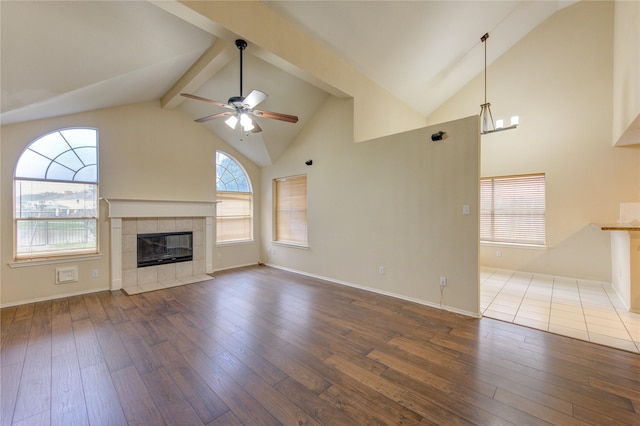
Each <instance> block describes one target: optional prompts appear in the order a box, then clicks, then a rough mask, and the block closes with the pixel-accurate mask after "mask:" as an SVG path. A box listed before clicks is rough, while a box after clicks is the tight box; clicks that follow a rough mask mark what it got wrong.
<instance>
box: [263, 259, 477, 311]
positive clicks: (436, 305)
mask: <svg viewBox="0 0 640 426" xmlns="http://www.w3.org/2000/svg"><path fill="white" fill-rule="evenodd" d="M265 265H266V266H270V267H272V268H276V269H281V270H283V271H287V272H293V273H294V274H300V275H304V276H307V277H311V278H318V279H320V280H323V281H329V282H331V283H334V284H340V285H344V286H347V287H353V288H357V289H360V290H364V291H369V292H371V293H377V294H382V295H384V296H389V297H394V298H396V299H401V300H406V301H407V302H413V303H417V304H419V305H424V306H429V307H430V308H436V309H441V310H444V311H448V312H452V313H454V314H459V315H464V316H467V317H473V318H482V314H480V313H477V312H470V311H465V310H462V309H457V308H454V307H451V306H446V305H440V304H439V303H432V302H429V301H427V300H422V299H416V298H414V297H408V296H404V295H402V294H397V293H392V292H389V291H384V290H378V289H375V288H371V287H367V286H363V285H359V284H354V283H350V282H347V281H341V280H336V279H334V278H329V277H324V276H322V275H316V274H310V273H308V272H304V271H298V270H296V269H291V268H287V267H284V266H280V265H272V264H270V263H266V264H265Z"/></svg>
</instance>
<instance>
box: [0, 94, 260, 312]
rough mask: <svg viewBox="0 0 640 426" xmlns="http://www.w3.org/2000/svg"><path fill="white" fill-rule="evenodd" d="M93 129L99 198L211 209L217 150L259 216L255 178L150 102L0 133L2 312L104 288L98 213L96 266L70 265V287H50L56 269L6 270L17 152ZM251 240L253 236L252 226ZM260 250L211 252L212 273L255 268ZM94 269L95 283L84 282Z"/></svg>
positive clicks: (250, 168) (104, 240) (205, 135)
mask: <svg viewBox="0 0 640 426" xmlns="http://www.w3.org/2000/svg"><path fill="white" fill-rule="evenodd" d="M72 126H87V127H96V128H98V130H99V137H100V152H99V156H100V157H99V160H100V196H101V197H102V198H134V199H150V200H185V201H186V200H188V201H212V200H214V199H215V151H216V149H221V150H223V151H225V152H227V153H229V154H231V155H232V156H233V157H234V158H236V159H237V160H238V161H240V162H241V163H242V165H243V166H244V168H245V170H246V171H247V172H248V174H249V176H250V179H251V182H252V185H253V188H254V191H255V194H254V201H255V206H254V207H255V211H256V212H259V211H260V192H259V191H260V186H261V185H260V171H259V169H258V167H257V166H255V165H254V164H252V163H251V162H249V161H248V160H246V159H245V158H243V156H242V155H241V154H239V153H238V152H237V151H235V150H234V149H232V148H231V147H230V146H229V145H227V144H226V143H225V142H223V141H222V140H220V139H218V138H217V137H216V136H215V135H213V134H212V133H211V132H210V131H209V130H207V129H206V128H205V127H204V126H202V125H200V124H198V123H194V122H193V121H192V120H191V119H190V118H189V117H188V116H187V115H186V114H184V113H183V112H181V111H179V110H173V111H166V110H162V109H161V108H160V106H159V104H158V103H157V102H149V103H141V104H134V105H128V106H123V107H118V108H111V109H105V110H98V111H92V112H87V113H82V114H73V115H69V116H64V117H57V118H52V119H46V120H38V121H33V122H27V123H21V124H14V125H10V126H3V127H2V128H1V132H2V133H1V136H2V147H1V153H2V154H1V159H2V165H1V170H2V175H1V177H0V189H1V198H2V201H3V202H2V206H1V210H0V214H1V217H2V226H1V230H0V232H1V233H2V234H1V235H2V240H1V253H2V258H1V259H2V264H1V265H0V268H1V269H0V270H1V279H2V280H1V293H0V296H1V298H0V303H1V304H2V305H3V306H5V305H8V304H15V303H18V302H24V301H29V300H37V299H44V298H53V297H57V296H62V295H66V294H73V293H83V292H90V291H95V290H99V289H106V288H108V287H109V282H110V277H109V270H110V267H109V265H110V263H109V219H108V218H107V217H106V216H107V214H106V213H107V212H106V206H105V203H104V202H102V203H101V208H100V236H99V237H100V252H101V254H102V257H101V259H99V260H91V261H82V262H72V263H67V264H65V265H75V264H77V265H78V267H79V275H80V277H79V278H80V279H79V281H78V282H77V283H71V284H65V285H54V278H55V268H56V267H57V266H60V264H57V263H53V264H47V265H37V266H26V267H19V268H16V267H13V268H12V267H10V266H9V263H11V262H12V260H13V259H12V256H13V216H12V202H11V200H12V198H13V186H12V178H13V170H14V165H15V162H16V160H17V158H18V157H19V155H20V154H21V152H22V150H23V149H24V148H25V147H26V146H27V145H28V144H29V143H30V142H31V141H32V140H34V139H36V138H37V137H39V136H40V135H42V134H45V133H48V132H50V131H53V130H55V129H59V128H63V127H72ZM255 235H256V236H259V235H260V222H259V221H258V220H257V219H256V223H255ZM258 260H259V244H258V242H257V241H256V242H253V243H249V244H242V245H237V246H224V247H219V248H216V249H214V268H215V269H223V268H227V267H231V266H237V265H246V264H253V263H257V262H258ZM94 269H97V270H98V271H99V276H98V277H97V278H92V277H91V271H92V270H94Z"/></svg>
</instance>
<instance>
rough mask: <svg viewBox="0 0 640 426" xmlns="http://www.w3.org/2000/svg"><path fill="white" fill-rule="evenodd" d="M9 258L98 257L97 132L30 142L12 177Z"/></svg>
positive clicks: (60, 133)
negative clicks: (11, 250) (12, 251)
mask: <svg viewBox="0 0 640 426" xmlns="http://www.w3.org/2000/svg"><path fill="white" fill-rule="evenodd" d="M14 194H15V214H14V220H15V239H16V241H15V258H16V259H17V260H19V259H28V258H34V257H52V256H61V255H70V254H89V253H97V252H98V235H97V223H98V131H97V130H96V129H87V128H70V129H60V130H56V131H54V132H51V133H48V134H46V135H43V136H41V137H40V138H38V139H36V140H34V141H33V142H31V144H29V146H27V148H25V150H24V151H23V152H22V154H20V158H18V162H17V163H16V169H15V173H14Z"/></svg>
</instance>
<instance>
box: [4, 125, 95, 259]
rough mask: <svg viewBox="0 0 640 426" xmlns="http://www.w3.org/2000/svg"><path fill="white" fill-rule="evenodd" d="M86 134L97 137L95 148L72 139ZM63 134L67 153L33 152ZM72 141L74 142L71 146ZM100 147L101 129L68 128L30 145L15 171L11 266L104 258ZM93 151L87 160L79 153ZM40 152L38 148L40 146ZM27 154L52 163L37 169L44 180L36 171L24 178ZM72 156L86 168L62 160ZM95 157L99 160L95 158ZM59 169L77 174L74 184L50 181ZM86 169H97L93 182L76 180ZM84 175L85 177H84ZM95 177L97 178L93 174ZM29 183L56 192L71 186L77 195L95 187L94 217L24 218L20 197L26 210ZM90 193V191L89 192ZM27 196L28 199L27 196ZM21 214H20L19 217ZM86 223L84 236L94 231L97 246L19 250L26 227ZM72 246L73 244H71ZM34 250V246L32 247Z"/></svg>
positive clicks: (54, 151)
mask: <svg viewBox="0 0 640 426" xmlns="http://www.w3.org/2000/svg"><path fill="white" fill-rule="evenodd" d="M75 130H78V131H83V130H91V131H92V132H93V133H94V136H95V139H94V140H93V141H92V143H91V144H89V145H86V146H85V145H78V146H76V144H77V139H74V138H71V137H70V136H71V134H69V133H70V131H75ZM64 132H67V133H68V134H67V135H65V134H63V133H64ZM56 133H57V134H59V135H60V138H61V139H62V140H63V141H64V142H65V143H66V144H67V147H68V149H65V150H64V151H61V150H51V151H48V152H43V151H40V150H36V149H33V148H32V147H33V146H34V145H36V144H37V143H38V142H41V141H43V140H46V139H45V138H49V137H55V136H54V135H55V134H56ZM70 141H71V142H70ZM99 146H100V133H99V130H98V129H97V128H94V127H83V126H76V127H65V128H59V129H55V130H52V131H50V132H47V133H44V134H41V135H40V136H38V137H37V138H35V139H33V140H32V141H31V142H29V144H27V145H26V146H25V148H24V149H23V150H22V152H21V153H20V155H19V156H18V158H17V160H16V162H15V164H14V171H13V179H12V186H13V188H12V191H13V197H12V198H13V200H12V205H13V210H12V217H13V262H12V263H11V265H12V266H15V265H17V264H27V263H28V264H33V263H42V262H45V263H47V262H50V261H64V260H65V259H67V260H68V259H79V258H95V257H96V256H99V255H100V206H99V203H100V192H99V191H100V180H99V168H100V167H99V164H100V161H99V151H100V150H99ZM88 147H89V148H91V149H93V150H95V152H92V153H91V155H90V156H89V158H87V156H86V155H85V154H79V152H81V150H82V152H85V151H84V150H86V149H87V148H88ZM36 148H37V146H36ZM25 153H28V155H33V154H34V153H35V154H36V155H39V156H41V157H42V158H44V159H46V161H48V165H47V166H46V167H45V168H44V170H43V169H42V168H37V169H38V173H41V174H42V176H34V175H33V170H31V171H29V170H27V171H26V173H24V175H20V174H21V173H22V172H20V171H19V167H20V165H21V161H23V160H24V161H28V157H27V158H24V159H23V156H24V155H25ZM52 153H55V155H50V154H52ZM69 153H71V154H72V157H73V161H74V162H75V161H76V160H79V161H80V163H82V167H80V168H78V169H74V167H73V164H71V163H70V162H69V161H68V160H64V159H62V160H61V158H62V157H63V156H64V155H65V154H69ZM93 154H95V157H94V155H93ZM87 159H90V160H92V161H95V163H85V160H87ZM54 164H55V165H56V166H59V167H63V168H67V169H68V170H75V172H74V173H73V177H72V179H71V180H68V179H59V178H55V179H54V178H49V177H48V175H49V171H50V168H51V166H52V165H54ZM86 167H94V168H95V177H93V178H91V179H78V180H75V179H76V178H77V177H78V176H79V172H80V171H81V170H83V169H86ZM80 175H82V174H81V173H80ZM91 176H94V174H93V173H92V174H91ZM29 182H33V183H34V184H35V185H39V184H41V185H42V186H43V187H46V186H51V187H52V188H55V187H56V186H57V185H58V184H61V185H65V186H67V185H70V186H77V187H78V189H79V191H76V192H80V189H82V190H83V191H85V190H86V189H87V185H88V186H90V187H92V190H90V193H93V194H94V195H93V197H92V198H91V199H90V200H89V203H90V206H91V204H93V208H91V207H90V211H91V212H92V213H93V214H91V215H86V214H83V215H80V216H67V217H62V218H61V217H57V213H56V215H55V216H46V217H39V218H38V217H35V218H34V217H31V216H30V215H27V216H23V215H22V212H23V210H22V208H20V209H18V205H17V203H18V197H19V196H20V203H21V204H20V206H22V199H23V196H24V195H30V194H25V193H24V192H23V191H22V186H23V184H28V183H29ZM18 186H20V191H18ZM85 192H86V191H85ZM23 194H24V195H23ZM49 201H54V199H51V200H49ZM83 206H85V208H83V209H82V210H83V213H86V205H83ZM19 211H20V214H19V213H18V212H19ZM82 221H84V222H85V225H84V226H82V227H81V229H83V230H84V233H85V234H86V232H87V231H89V232H91V231H93V233H94V234H95V244H92V245H91V246H90V247H88V248H87V247H83V248H77V247H76V248H69V247H67V248H60V249H45V250H35V251H34V250H32V249H30V250H29V251H20V246H19V241H20V235H18V234H19V228H20V227H21V226H23V225H21V224H23V223H36V226H38V222H41V223H43V224H44V226H45V229H49V224H51V223H59V224H60V223H69V224H71V223H73V222H82ZM86 222H91V224H90V225H86ZM45 235H46V239H47V240H48V238H49V232H48V231H47V232H46V233H45ZM69 244H72V243H69ZM29 247H31V246H29Z"/></svg>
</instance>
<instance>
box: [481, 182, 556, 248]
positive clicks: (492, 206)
mask: <svg viewBox="0 0 640 426" xmlns="http://www.w3.org/2000/svg"><path fill="white" fill-rule="evenodd" d="M480 241H482V242H492V243H507V244H523V245H532V246H544V245H545V244H546V235H545V181H544V174H535V175H522V176H507V177H493V178H483V179H481V180H480Z"/></svg>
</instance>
